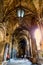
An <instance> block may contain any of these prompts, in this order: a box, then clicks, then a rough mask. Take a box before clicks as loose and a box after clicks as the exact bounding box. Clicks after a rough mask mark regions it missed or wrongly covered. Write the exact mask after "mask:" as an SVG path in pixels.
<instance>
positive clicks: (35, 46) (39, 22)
mask: <svg viewBox="0 0 43 65" xmlns="http://www.w3.org/2000/svg"><path fill="white" fill-rule="evenodd" d="M7 45H8V47H10V51H9V52H11V54H10V55H11V58H12V57H13V54H12V53H13V51H12V50H14V49H15V50H16V51H17V57H18V58H20V57H21V58H23V57H24V56H25V57H26V58H27V59H29V60H30V61H31V62H32V63H37V62H39V61H40V59H42V61H43V0H0V62H1V61H3V60H4V53H5V48H6V46H7ZM15 54H16V53H15Z"/></svg>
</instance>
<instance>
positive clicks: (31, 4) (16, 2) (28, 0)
mask: <svg viewBox="0 0 43 65" xmlns="http://www.w3.org/2000/svg"><path fill="white" fill-rule="evenodd" d="M20 1H21V6H22V7H23V9H24V10H25V15H28V14H33V15H35V16H37V17H43V0H0V22H1V21H2V22H3V21H5V19H6V17H8V16H10V17H17V15H16V10H17V7H19V6H20Z"/></svg>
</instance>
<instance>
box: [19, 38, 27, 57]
mask: <svg viewBox="0 0 43 65" xmlns="http://www.w3.org/2000/svg"><path fill="white" fill-rule="evenodd" d="M26 46H27V42H26V40H25V39H21V40H20V41H19V44H18V48H19V56H20V57H24V55H25V54H26Z"/></svg>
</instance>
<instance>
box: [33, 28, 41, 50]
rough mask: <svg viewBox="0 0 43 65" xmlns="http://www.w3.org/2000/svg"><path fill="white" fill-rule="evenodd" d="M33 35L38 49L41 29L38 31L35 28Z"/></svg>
mask: <svg viewBox="0 0 43 65" xmlns="http://www.w3.org/2000/svg"><path fill="white" fill-rule="evenodd" d="M34 36H35V39H36V44H37V48H38V50H40V42H41V31H40V29H36V30H35V32H34Z"/></svg>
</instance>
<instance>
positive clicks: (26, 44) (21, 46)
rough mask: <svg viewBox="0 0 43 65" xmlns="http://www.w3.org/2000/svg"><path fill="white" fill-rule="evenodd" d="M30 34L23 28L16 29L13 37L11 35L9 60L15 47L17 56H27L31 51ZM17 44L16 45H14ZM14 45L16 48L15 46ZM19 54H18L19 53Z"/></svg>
mask: <svg viewBox="0 0 43 65" xmlns="http://www.w3.org/2000/svg"><path fill="white" fill-rule="evenodd" d="M30 38H31V37H30V34H29V31H27V30H26V29H23V28H17V29H16V30H15V31H14V33H13V35H12V52H11V58H12V56H13V54H12V53H13V48H15V47H17V49H16V50H18V56H19V57H21V56H23V57H24V55H25V54H27V56H29V55H28V54H30V52H31V49H30V47H31V46H30V45H31V44H30ZM16 44H17V45H16ZM15 45H16V46H15ZM19 52H20V53H19Z"/></svg>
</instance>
